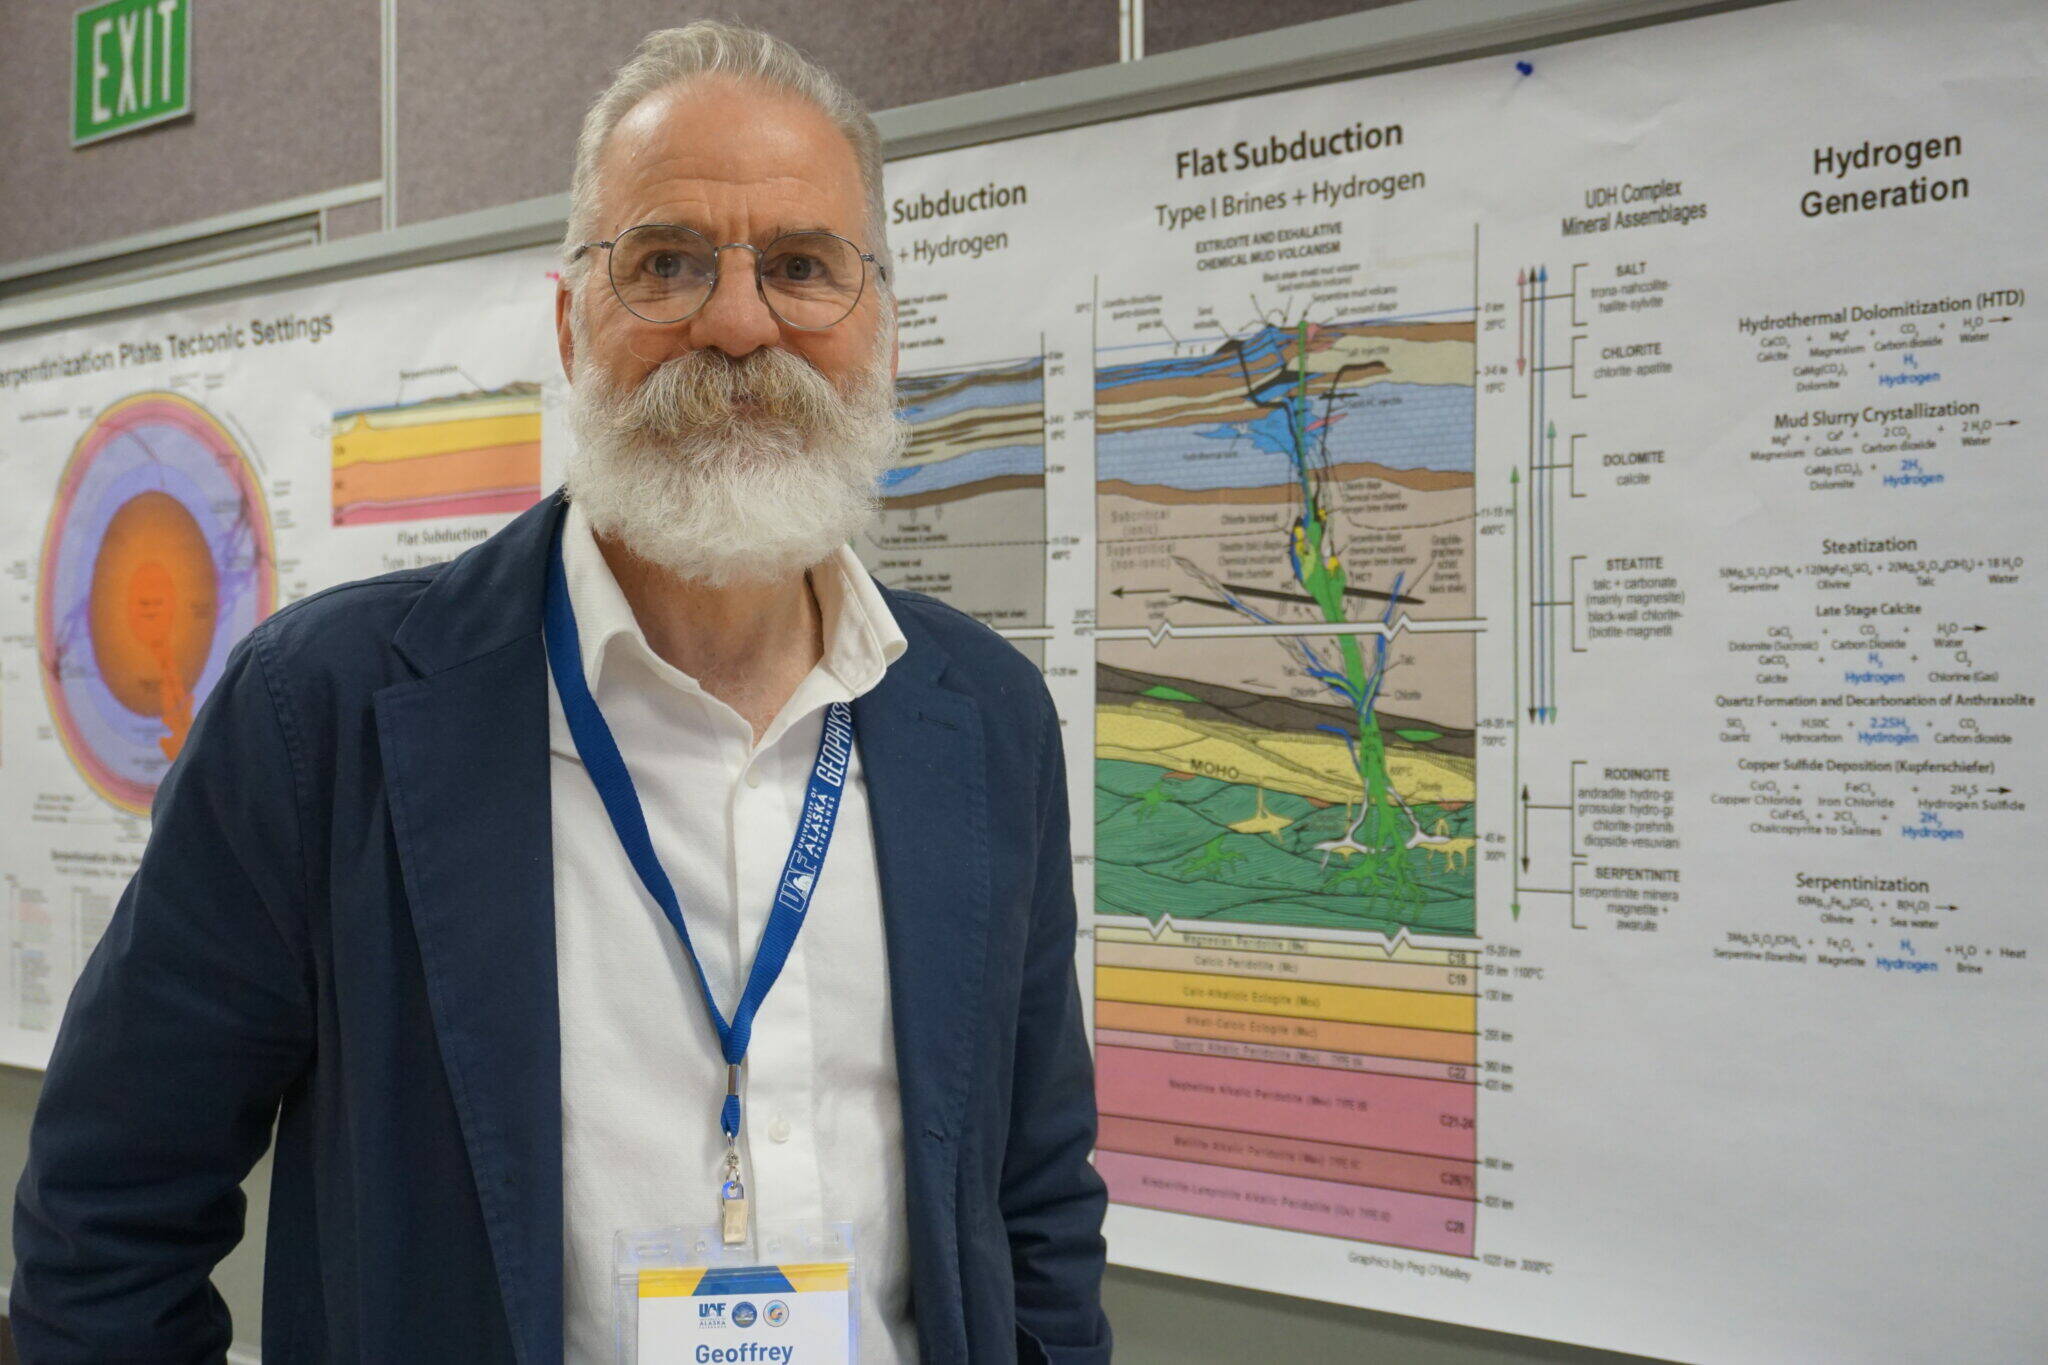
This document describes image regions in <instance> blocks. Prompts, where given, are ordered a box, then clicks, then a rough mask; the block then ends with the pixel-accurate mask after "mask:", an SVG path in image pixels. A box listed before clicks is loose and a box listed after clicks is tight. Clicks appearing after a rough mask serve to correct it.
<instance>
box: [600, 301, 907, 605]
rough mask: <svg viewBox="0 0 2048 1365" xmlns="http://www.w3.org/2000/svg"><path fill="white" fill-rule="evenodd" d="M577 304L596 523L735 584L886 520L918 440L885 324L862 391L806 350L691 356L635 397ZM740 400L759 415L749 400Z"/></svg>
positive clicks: (697, 574)
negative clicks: (594, 351) (881, 490)
mask: <svg viewBox="0 0 2048 1365" xmlns="http://www.w3.org/2000/svg"><path fill="white" fill-rule="evenodd" d="M580 324H581V319H580V318H579V317H576V316H574V313H573V306H572V318H571V328H572V339H573V340H574V341H575V344H576V355H575V361H574V364H573V370H572V374H571V385H570V402H569V420H570V424H571V427H572V428H573V430H574V431H575V433H576V437H577V451H576V453H575V454H574V455H573V456H571V457H570V460H569V463H568V468H567V472H566V479H565V482H566V485H567V487H568V492H569V496H570V497H571V498H572V499H574V500H575V501H576V502H577V503H578V504H580V505H581V506H582V508H583V510H584V514H585V515H586V516H588V517H589V518H590V524H591V527H592V529H593V530H595V531H596V532H597V533H598V534H599V535H601V536H603V537H605V538H606V539H610V540H616V541H617V542H619V543H620V544H622V545H623V546H624V547H625V548H626V549H627V550H629V551H630V552H631V553H633V554H634V555H637V556H639V557H640V558H642V559H644V560H647V561H648V562H650V563H652V564H655V565H658V566H659V567H661V568H664V569H667V570H668V571H670V572H671V573H674V574H676V575H678V576H679V577H683V578H688V579H694V580H697V581H700V582H704V583H709V584H712V585H714V586H721V585H725V584H729V583H735V582H742V581H761V580H770V579H775V578H781V577H786V576H787V575H789V574H792V573H796V572H800V571H801V570H804V569H807V568H809V567H811V566H812V565H814V564H818V563H820V562H822V561H823V560H825V559H826V558H828V557H829V556H831V555H832V554H833V553H834V552H835V551H836V550H837V549H838V548H839V547H840V546H841V545H844V544H845V543H846V542H847V541H848V540H849V539H851V538H852V537H853V535H854V534H855V533H856V532H858V531H859V530H860V529H861V528H862V527H863V526H865V525H866V524H867V523H868V521H869V519H870V518H871V517H872V516H873V515H874V511H875V506H876V500H877V499H876V481H877V480H878V479H879V478H880V477H881V474H882V472H883V471H884V470H885V469H887V468H888V467H889V466H890V465H892V464H893V463H895V461H896V459H897V457H898V456H899V455H900V454H901V453H902V451H903V447H904V445H905V443H906V442H907V441H908V439H909V429H908V428H907V427H906V426H904V424H903V423H902V422H900V421H899V420H898V419H897V416H896V395H895V386H894V383H893V381H892V376H891V374H890V368H889V363H888V357H889V353H890V350H891V345H890V343H891V342H893V340H894V338H893V335H892V332H893V329H891V328H889V327H888V326H887V324H886V323H885V324H884V328H883V332H882V333H881V335H880V336H879V338H878V340H879V342H880V343H881V344H879V345H877V346H876V348H875V354H874V357H873V359H872V360H871V361H870V362H869V364H868V365H867V366H866V367H865V368H864V369H863V370H862V371H861V372H860V374H859V375H858V376H857V379H856V382H855V384H854V386H853V392H852V393H850V394H844V395H842V394H841V393H840V392H839V390H838V389H837V388H836V387H835V386H834V385H833V383H832V382H831V381H830V380H829V379H827V378H826V377H825V376H824V375H823V374H821V373H819V371H817V370H816V369H814V368H813V367H812V366H811V365H810V364H809V363H808V362H806V361H804V360H803V359H801V358H800V357H798V356H797V355H795V354H794V353H792V352H789V351H785V350H781V349H779V348H774V347H765V348H763V349H761V350H758V351H755V352H753V353H752V354H751V355H748V356H746V357H744V358H743V359H741V360H737V361H735V360H732V359H730V358H729V357H727V356H726V355H725V354H724V353H723V352H721V351H715V350H698V351H689V352H686V353H684V354H683V355H680V356H677V357H675V358H674V359H672V360H670V361H668V362H666V363H665V364H663V365H662V366H661V367H660V368H659V369H657V370H654V371H653V372H651V373H650V374H648V376H647V377H646V378H645V379H644V380H643V381H641V383H640V384H639V385H638V386H637V387H635V388H634V389H632V390H631V391H629V392H626V393H620V392H618V391H617V390H616V389H615V388H614V387H613V386H612V385H611V384H610V382H609V381H608V379H607V378H606V377H605V375H604V374H603V372H602V371H600V370H599V369H598V368H597V366H596V365H595V364H594V363H593V362H592V360H591V358H590V348H589V347H588V346H587V345H586V344H585V342H584V337H583V336H582V330H583V329H582V327H581V325H580ZM737 395H747V396H749V397H751V399H752V400H753V409H754V410H753V411H751V412H748V411H742V410H740V409H739V408H738V407H736V406H735V402H734V400H735V397H736V396H737Z"/></svg>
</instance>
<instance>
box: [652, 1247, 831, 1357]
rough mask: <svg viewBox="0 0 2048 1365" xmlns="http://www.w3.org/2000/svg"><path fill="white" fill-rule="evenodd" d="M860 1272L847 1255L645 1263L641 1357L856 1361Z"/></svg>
mask: <svg viewBox="0 0 2048 1365" xmlns="http://www.w3.org/2000/svg"><path fill="white" fill-rule="evenodd" d="M852 1272H853V1267H852V1265H851V1264H850V1263H848V1262H846V1261H819V1262H797V1263H792V1264H789V1265H780V1264H778V1265H770V1266H740V1267H733V1268H728V1267H724V1266H716V1267H709V1268H698V1267H694V1266H690V1267H675V1268H662V1269H649V1270H643V1271H641V1272H640V1276H639V1280H640V1282H639V1285H638V1286H637V1288H638V1293H637V1295H636V1296H635V1297H636V1298H637V1300H638V1303H637V1310H636V1312H635V1317H636V1318H637V1322H636V1324H635V1333H634V1335H635V1338H636V1343H635V1351H636V1356H635V1358H636V1359H637V1360H638V1361H639V1365H849V1362H851V1361H852V1360H853V1358H854V1350H853V1345H854V1334H853V1284H852V1278H853V1276H852ZM707 1291H708V1292H707ZM741 1294H744V1295H746V1296H747V1297H745V1298H740V1297H736V1296H737V1295H741ZM756 1294H759V1295H762V1296H763V1297H760V1298H756V1297H754V1295H756ZM769 1295H773V1297H772V1298H771V1297H767V1296H769Z"/></svg>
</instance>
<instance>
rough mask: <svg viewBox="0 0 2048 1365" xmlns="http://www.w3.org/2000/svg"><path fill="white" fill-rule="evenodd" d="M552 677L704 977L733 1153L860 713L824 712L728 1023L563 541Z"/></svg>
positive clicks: (625, 841)
mask: <svg viewBox="0 0 2048 1365" xmlns="http://www.w3.org/2000/svg"><path fill="white" fill-rule="evenodd" d="M545 637H546V640H547V654H548V668H549V670H550V671H551V672H552V673H553V674H554V678H555V691H556V692H557V693H559V694H560V695H561V698H562V713H563V714H564V715H565V716H566V717H567V718H568V721H569V733H570V735H571V736H572V737H573V738H574V739H575V741H576V752H577V754H578V755H579V756H580V757H581V758H582V759H583V766H584V768H585V769H586V770H587V771H588V772H589V773H590V780H591V783H592V785H594V786H595V787H596V788H597V794H598V796H599V797H601V798H602V799H603V801H604V808H605V811H606V813H607V814H609V815H610V816H611V818H612V828H613V829H614V830H616V831H617V832H618V836H619V842H620V843H621V844H622V845H624V846H625V850H626V856H627V857H628V858H629V859H631V860H632V863H633V870H634V871H635V872H638V873H639V874H640V881H641V883H642V884H643V885H645V886H646V888H647V894H648V895H650V896H652V897H654V903H655V904H656V905H659V906H660V907H661V912H662V914H664V915H666V916H668V922H669V924H670V926H671V927H673V928H674V929H675V931H676V937H677V938H678V939H680V940H682V944H683V952H684V954H685V955H686V956H688V957H689V959H690V966H691V968H692V969H693V970H694V971H695V972H696V974H697V989H698V990H699V991H700V992H701V993H702V994H703V996H704V1008H705V1009H706V1010H707V1011H709V1012H710V1015H711V1023H712V1025H713V1027H715V1028H716V1029H717V1030H718V1042H719V1047H720V1050H721V1051H722V1052H723V1054H724V1056H725V1064H726V1093H725V1106H724V1108H722V1109H721V1110H720V1111H719V1115H718V1123H719V1127H720V1128H722V1129H723V1130H724V1132H725V1140H726V1143H727V1146H728V1148H730V1146H731V1144H732V1143H734V1142H736V1141H737V1140H738V1138H739V1132H740V1097H739V1068H740V1064H741V1063H742V1062H744V1061H745V1060H746V1056H747V1041H748V1039H749V1038H750V1037H751V1036H752V1035H753V1032H754V1015H755V1014H756V1013H757V1012H759V1010H760V1008H761V1002H762V1001H763V1000H765V999H767V998H768V991H769V988H771V987H772V986H774V984H775V979H776V978H777V977H778V976H780V975H781V974H782V965H783V963H785V962H787V961H788V960H789V950H790V948H791V947H793V946H794V945H795V943H796V935H797V931H798V930H799V929H801V928H803V924H804V916H805V914H806V913H807V912H808V911H809V910H810V907H811V892H812V890H813V889H814V888H815V887H816V886H817V884H818V874H819V873H820V872H821V871H823V869H824V866H825V851H826V849H827V848H829V847H830V845H831V843H832V825H833V823H834V821H836V820H837V819H838V818H839V796H840V793H841V791H842V790H843V788H844V787H845V785H846V767H847V763H848V762H849V760H850V759H851V758H852V755H853V708H852V707H850V706H848V705H847V704H846V703H845V702H843V701H835V702H833V703H832V704H831V705H829V706H828V707H826V708H825V733H824V734H823V736H821V737H820V739H819V741H818V756H817V757H816V758H815V759H814V760H812V763H811V780H810V786H809V788H808V790H807V791H806V792H805V793H804V809H803V815H802V816H801V817H800V818H799V819H798V821H797V827H796V837H795V839H793V840H792V841H791V843H790V846H789V857H788V859H787V860H786V861H785V862H784V863H783V865H782V876H781V879H780V880H778V881H777V882H776V887H775V904H774V907H773V908H772V909H771V910H770V911H769V912H768V924H767V926H766V927H765V928H764V929H763V930H762V931H761V943H760V946H759V947H758V948H756V949H755V951H754V967H753V970H752V971H750V972H748V973H747V986H746V989H745V990H744V991H743V992H741V994H740V1002H739V1005H738V1006H737V1007H736V1008H735V1009H734V1010H733V1014H732V1021H731V1022H730V1023H728V1022H727V1021H726V1018H725V1016H724V1015H723V1014H722V1013H720V1012H719V1009H718V1002H717V1000H715V999H714V998H713V997H712V994H711V983H710V982H709V981H707V980H705V978H704V966H703V964H702V963H700V962H699V961H698V960H697V950H696V948H695V947H694V946H692V944H691V943H690V929H689V926H688V925H686V924H685V923H683V911H682V907H681V906H680V905H678V904H677V903H676V893H675V888H674V887H673V886H671V885H670V884H669V880H668V874H667V873H666V872H664V871H663V870H662V866H661V859H660V858H658V857H656V856H655V852H654V843H653V841H652V840H651V839H649V838H648V836H647V820H646V817H645V816H644V815H643V814H642V813H641V809H640V797H639V794H638V793H636V792H635V791H634V790H633V778H632V775H631V774H630V773H628V772H627V771H626V761H625V759H623V758H621V757H620V756H619V746H618V742H617V741H616V740H614V739H613V738H612V731H611V727H610V726H609V725H607V724H605V719H604V713H603V712H602V711H600V710H599V709H598V705H597V699H596V698H594V697H592V696H591V695H590V685H589V683H587V682H586V681H585V680H584V677H583V656H582V652H581V649H580V647H579V646H578V643H577V638H576V614H575V611H574V610H573V609H572V608H571V607H570V605H569V578H568V574H567V573H566V572H565V571H564V570H563V568H562V542H561V532H560V531H559V530H557V531H556V533H555V545H554V554H553V555H552V556H551V558H550V560H549V563H548V588H547V614H546V624H545Z"/></svg>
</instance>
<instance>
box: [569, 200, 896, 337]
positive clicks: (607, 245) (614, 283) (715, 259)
mask: <svg viewBox="0 0 2048 1365" xmlns="http://www.w3.org/2000/svg"><path fill="white" fill-rule="evenodd" d="M641 228H671V229H674V230H676V231H679V232H687V233H689V234H690V235H691V236H693V237H695V238H697V239H698V240H699V241H701V242H703V243H704V244H705V245H707V246H710V247H711V287H710V288H709V289H706V290H705V291H704V298H703V301H702V302H700V303H699V304H698V305H697V306H696V307H695V308H692V309H691V310H690V311H689V312H687V313H685V314H683V315H682V316H681V317H679V318H670V319H668V320H667V321H659V320H657V319H654V318H651V317H648V316H647V315H646V314H645V313H640V312H635V311H634V309H633V305H632V304H630V303H627V302H626V296H625V294H624V293H622V292H621V291H620V289H619V281H618V278H617V277H616V276H614V275H613V274H612V269H611V258H610V257H609V256H607V257H606V258H605V269H604V277H605V280H606V281H607V282H608V283H610V285H611V287H612V297H613V298H615V299H617V300H618V301H619V307H621V308H623V309H625V310H626V311H627V312H628V313H632V314H633V316H634V317H636V318H639V319H640V320H641V321H642V322H652V323H654V325H655V326H657V327H671V326H674V325H675V324H676V323H679V322H688V321H689V320H690V319H691V318H693V317H696V316H697V314H699V313H701V312H703V311H704V305H705V304H707V303H709V302H711V299H712V296H713V295H715V294H716V293H717V292H718V281H719V280H720V279H721V278H722V277H723V274H724V266H725V254H724V253H725V252H726V251H727V250H728V249H730V248H732V247H738V248H740V249H741V250H742V251H751V252H753V253H754V292H755V293H756V294H759V295H760V296H761V304H762V306H763V307H765V308H766V309H767V310H768V311H769V312H770V313H771V314H773V315H774V318H775V320H776V321H777V322H779V323H781V324H782V325H783V326H785V327H794V328H796V329H797V330H798V331H799V332H824V331H829V330H830V329H832V328H834V327H837V326H838V325H839V324H840V323H842V322H844V321H846V320H847V319H848V318H850V317H852V316H853V310H854V309H856V308H858V307H860V301H861V300H862V299H864V298H866V297H867V292H868V272H867V271H865V270H863V271H861V272H860V290H859V292H858V293H856V294H855V295H854V296H853V302H852V303H850V304H848V305H847V306H846V311H845V312H844V313H842V314H840V315H839V316H838V317H837V318H834V319H833V320H832V321H831V322H828V323H826V324H825V325H824V326H822V327H806V326H804V325H803V324H802V323H800V322H791V321H790V320H789V319H788V318H786V317H784V316H782V311H781V310H780V309H778V308H777V307H776V306H775V304H774V302H773V301H771V300H770V299H769V297H768V290H767V287H766V286H765V285H763V284H762V283H761V262H762V260H763V259H764V258H765V257H766V254H767V253H768V252H769V251H770V250H771V249H773V247H774V246H775V243H776V242H780V241H782V240H783V239H784V238H787V237H830V238H833V239H834V240H835V241H841V242H844V243H846V244H847V245H848V246H850V247H852V248H853V253H854V255H856V256H858V257H859V258H860V259H861V260H862V261H864V262H866V263H867V264H868V265H871V266H873V267H874V268H875V274H876V275H877V276H878V277H880V279H881V280H882V282H883V283H884V284H886V283H888V280H889V267H887V266H885V265H883V264H882V263H881V262H880V261H878V260H876V259H875V253H874V252H872V251H862V250H861V249H860V243H859V242H856V241H854V240H853V239H852V238H851V237H841V236H840V235H839V234H838V233H836V232H827V231H826V230H825V229H823V228H802V229H799V230H797V231H795V232H784V233H781V234H779V235H777V236H776V237H774V238H772V239H771V240H770V241H769V243H768V245H767V246H755V245H754V244H753V243H752V242H723V243H713V242H712V241H711V239H710V238H709V237H706V236H705V235H704V234H703V233H701V232H699V231H697V229H695V228H693V227H691V226H689V225H688V224H686V223H635V224H633V226H632V227H629V228H627V229H626V232H621V233H620V234H619V235H618V236H617V237H614V238H612V239H611V241H609V242H583V243H581V244H579V245H578V246H577V248H576V249H575V250H574V251H572V252H570V253H569V260H570V263H571V264H573V263H575V262H577V261H580V260H582V259H583V253H584V252H586V251H591V250H594V249H596V248H598V247H603V248H604V249H605V250H606V251H610V250H611V249H612V247H614V246H616V245H617V244H618V243H619V242H620V241H621V240H623V239H624V237H625V236H626V233H627V232H637V231H639V230H640V229H641Z"/></svg>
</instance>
